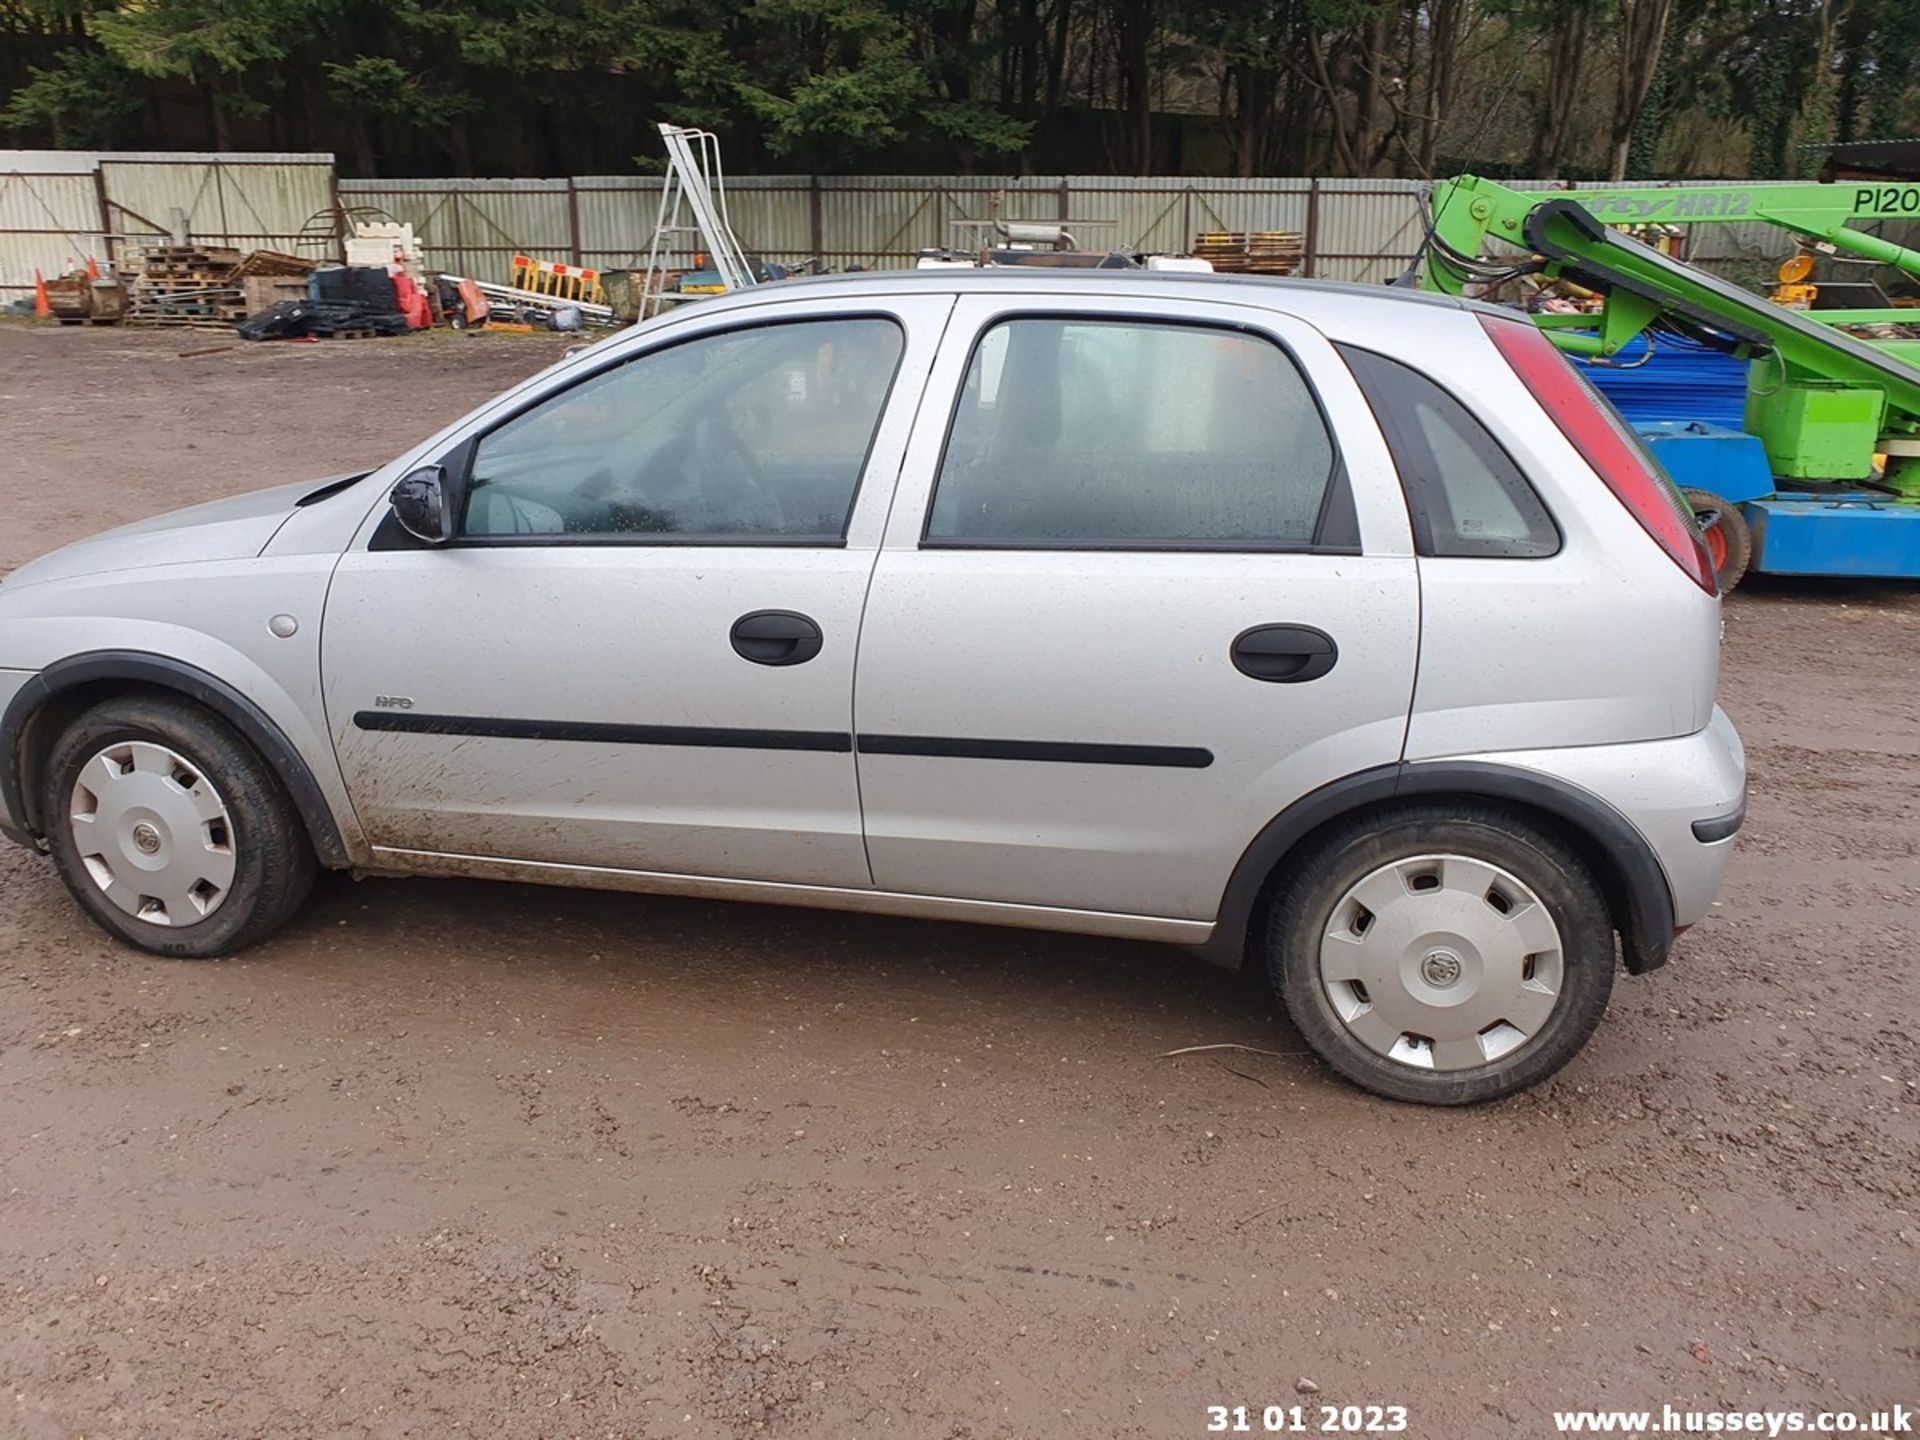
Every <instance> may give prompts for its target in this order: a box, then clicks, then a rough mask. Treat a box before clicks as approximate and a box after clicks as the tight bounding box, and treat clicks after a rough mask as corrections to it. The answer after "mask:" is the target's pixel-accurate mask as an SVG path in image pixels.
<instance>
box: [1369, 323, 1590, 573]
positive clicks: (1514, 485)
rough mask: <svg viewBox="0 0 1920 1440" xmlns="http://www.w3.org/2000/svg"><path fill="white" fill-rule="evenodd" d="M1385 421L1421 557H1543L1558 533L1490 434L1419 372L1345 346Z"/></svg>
mask: <svg viewBox="0 0 1920 1440" xmlns="http://www.w3.org/2000/svg"><path fill="white" fill-rule="evenodd" d="M1338 348H1339V351H1340V354H1341V357H1342V358H1343V359H1345V361H1346V362H1347V368H1348V369H1350V370H1352V371H1353V375H1354V378H1355V379H1356V380H1358V381H1359V382H1360V388H1361V390H1362V391H1364V392H1365V393H1366V397H1367V402H1368V404H1370V405H1371V406H1372V407H1373V413H1374V417H1375V418H1376V419H1377V420H1379V422H1380V430H1381V433H1382V434H1384V435H1385V436H1386V438H1387V448H1388V449H1389V450H1390V451H1392V452H1393V463H1394V467H1395V468H1396V469H1397V470H1399V472H1400V483H1401V485H1402V487H1403V488H1404V489H1405V490H1406V494H1407V511H1408V514H1409V515H1410V516H1411V518H1412V520H1413V538H1414V546H1415V548H1416V549H1417V550H1418V551H1419V553H1420V554H1422V555H1437V556H1451V557H1457V558H1465V557H1474V558H1480V559H1522V560H1526V559H1538V558H1540V557H1541V556H1543V555H1552V554H1554V553H1555V552H1556V551H1558V550H1559V548H1560V532H1559V530H1558V529H1557V528H1556V527H1555V525H1554V523H1553V517H1552V516H1551V515H1549V514H1548V513H1547V507H1546V506H1545V505H1543V504H1541V503H1540V497H1539V495H1537V494H1536V493H1535V492H1534V489H1533V486H1531V485H1530V484H1528V483H1527V478H1526V476H1524V475H1522V474H1521V473H1520V467H1519V466H1518V465H1516V464H1514V463H1513V459H1512V457H1511V456H1509V455H1508V454H1507V452H1506V451H1505V450H1503V449H1502V448H1501V447H1500V442H1499V441H1497V440H1495V439H1494V438H1493V436H1492V435H1490V434H1489V433H1488V432H1487V427H1486V426H1484V425H1482V424H1481V423H1480V422H1479V420H1477V419H1476V418H1475V417H1474V415H1473V413H1472V412H1471V411H1469V410H1468V409H1467V407H1466V406H1464V405H1462V404H1461V403H1460V402H1459V401H1458V400H1456V399H1454V398H1453V396H1451V395H1449V394H1448V393H1447V392H1446V391H1445V390H1442V389H1441V388H1440V386H1439V385H1437V384H1436V383H1434V381H1432V380H1430V379H1428V378H1427V377H1426V376H1425V375H1423V374H1421V373H1420V372H1419V371H1418V370H1415V369H1413V368H1412V367H1410V366H1407V365H1402V364H1401V363H1400V362H1399V361H1397V360H1389V359H1388V358H1387V357H1386V356H1384V355H1377V354H1375V353H1374V352H1373V351H1371V350H1359V349H1355V348H1353V347H1352V346H1347V345H1342V346H1339V347H1338Z"/></svg>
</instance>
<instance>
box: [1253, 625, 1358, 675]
mask: <svg viewBox="0 0 1920 1440" xmlns="http://www.w3.org/2000/svg"><path fill="white" fill-rule="evenodd" d="M1231 653H1232V655H1233V665H1234V668H1235V669H1236V670H1238V671H1239V672H1240V673H1241V674H1242V675H1246V676H1249V677H1250V678H1252V679H1255V680H1270V681H1273V682H1274V683H1275V684H1279V685H1297V684H1299V683H1300V682H1301V681H1303V680H1318V679H1319V678H1320V677H1321V676H1322V675H1324V674H1326V673H1327V672H1328V671H1329V670H1331V669H1333V667H1334V663H1335V662H1336V661H1337V660H1339V658H1340V647H1339V646H1338V645H1336V644H1334V643H1333V637H1332V636H1331V635H1329V634H1327V632H1326V631H1324V630H1316V629H1314V628H1313V626H1311V625H1256V626H1254V627H1253V629H1251V630H1243V631H1241V632H1240V635H1239V637H1238V638H1237V639H1235V641H1234V642H1233V650H1232V652H1231Z"/></svg>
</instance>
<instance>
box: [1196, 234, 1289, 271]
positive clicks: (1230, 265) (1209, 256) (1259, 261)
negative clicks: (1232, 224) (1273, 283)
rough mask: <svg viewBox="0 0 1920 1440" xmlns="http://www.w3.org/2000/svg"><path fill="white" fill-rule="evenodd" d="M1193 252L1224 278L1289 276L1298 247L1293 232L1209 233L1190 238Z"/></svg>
mask: <svg viewBox="0 0 1920 1440" xmlns="http://www.w3.org/2000/svg"><path fill="white" fill-rule="evenodd" d="M1193 253H1194V254H1195V255H1196V256H1198V257H1199V258H1200V259H1202V260H1205V261H1208V262H1209V263H1210V264H1212V266H1213V268H1214V269H1215V270H1217V271H1219V272H1220V273H1222V274H1226V275H1291V274H1293V273H1294V272H1295V271H1297V270H1298V269H1299V268H1300V257H1301V253H1302V246H1301V243H1300V232H1299V231H1297V230H1250V231H1249V230H1209V231H1206V232H1204V233H1202V234H1200V235H1196V236H1194V239H1193Z"/></svg>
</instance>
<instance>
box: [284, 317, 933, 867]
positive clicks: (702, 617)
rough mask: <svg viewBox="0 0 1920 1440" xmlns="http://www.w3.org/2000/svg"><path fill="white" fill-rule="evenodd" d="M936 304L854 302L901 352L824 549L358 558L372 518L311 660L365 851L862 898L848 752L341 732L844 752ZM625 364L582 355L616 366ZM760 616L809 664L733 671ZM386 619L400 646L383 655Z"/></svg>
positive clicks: (683, 333) (592, 548) (363, 554)
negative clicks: (410, 718)
mask: <svg viewBox="0 0 1920 1440" xmlns="http://www.w3.org/2000/svg"><path fill="white" fill-rule="evenodd" d="M952 306H953V302H952V298H951V297H950V296H946V295H926V294H921V295H916V296H903V297H897V298H888V299H877V300H874V301H872V302H868V303H863V304H862V305H861V306H860V307H859V308H860V311H861V313H866V314H884V315H888V316H890V317H891V318H893V319H894V320H896V321H897V322H898V323H899V325H900V326H901V328H902V331H903V332H904V340H905V346H904V350H903V352H902V355H901V359H900V363H899V370H898V376H897V379H896V381H895V384H894V388H893V394H892V398H891V401H890V403H889V405H888V406H887V409H886V411H885V412H884V415H883V417H882V419H881V421H880V425H879V430H878V433H877V434H876V436H875V438H874V441H873V444H872V448H871V450H870V451H869V453H868V456H867V462H866V467H865V474H864V476H863V483H862V484H861V485H860V487H859V489H858V491H857V494H856V497H855V501H854V507H853V511H852V514H851V516H850V517H849V521H848V526H847V536H846V543H845V544H844V545H843V546H824V545H822V546H769V545H750V544H749V545H694V546H689V545H675V544H661V543H646V542H645V541H644V540H637V541H636V542H635V543H631V544H611V545H588V546H581V545H573V546H568V545H563V544H554V545H533V546H524V547H511V548H463V549H448V550H428V549H392V550H369V549H368V548H367V539H368V536H369V535H370V533H371V529H372V527H373V524H374V523H376V522H377V520H378V518H379V517H378V516H377V515H376V516H371V517H369V518H368V521H367V524H366V525H365V527H363V533H362V535H361V536H360V538H359V539H358V540H357V541H356V543H355V544H354V545H353V546H352V547H351V548H350V549H349V550H348V552H347V554H346V556H345V557H344V558H343V559H342V561H341V563H340V566H339V568H338V570H337V571H336V573H335V575H334V579H333V588H332V593H331V595H330V597H329V600H328V608H327V620H326V636H325V640H324V643H323V647H322V654H321V670H322V674H323V677H324V684H325V689H326V695H327V716H328V721H329V723H330V726H331V730H332V734H333V740H334V745H335V747H336V749H337V751H338V754H339V757H340V763H341V766H342V768H343V770H344V771H345V773H346V777H347V786H348V790H349V791H350V792H351V794H352V795H353V799H354V805H355V808H356V812H357V814H358V817H359V820H360V823H361V825H362V826H363V827H364V829H365V831H366V833H367V835H368V837H369V839H370V840H371V841H372V842H373V843H374V844H377V845H382V846H398V847H403V848H407V849H414V850H437V851H446V852H451V853H462V854H480V855H494V856H502V857H510V858H513V859H517V860H528V861H539V862H546V863H568V862H578V861H580V860H582V859H592V860H593V861H595V862H597V863H600V864H603V865H607V866H610V867H613V868H616V869H629V870H636V871H655V872H659V871H667V872H682V873H687V874H694V875H725V876H731V877H734V878H737V879H743V880H751V879H765V880H776V881H781V882H788V883H798V884H807V885H820V886H861V885H870V884H871V883H872V877H871V875H870V873H869V871H868V868H867V857H866V850H865V847H864V844H863V842H862V836H861V826H860V796H859V790H858V786H857V783H856V779H855V772H854V756H853V753H852V749H851V745H850V744H843V745H842V746H841V748H840V749H839V750H837V751H836V750H831V749H808V748H793V747H789V748H777V747H775V746H773V745H771V744H770V745H768V746H765V747H756V746H732V745H728V746H716V745H711V744H703V743H700V738H699V735H698V734H693V735H688V736H686V737H685V738H686V739H687V741H688V742H689V743H677V744H641V743H623V742H621V741H618V740H610V741H606V742H598V741H596V742H581V741H565V742H561V741H555V742H549V743H540V742H529V741H528V740H526V739H522V738H501V737H494V736H481V735H472V734H415V733H394V732H385V731H380V730H371V729H367V728H363V727H362V725H361V724H360V723H359V722H358V720H357V717H358V716H360V715H362V714H364V713H366V712H368V711H372V710H376V709H378V708H380V707H381V706H382V704H383V702H386V703H388V704H390V705H391V706H393V707H396V708H404V709H409V710H414V711H417V712H422V713H429V714H436V715H454V716H460V717H466V718H482V719H490V720H498V719H506V718H519V719H530V720H535V721H563V722H589V723H609V724H612V723H617V724H619V725H623V726H644V727H650V728H651V729H653V730H655V731H656V733H657V731H658V729H659V728H660V727H672V728H674V729H675V730H678V731H682V732H685V731H694V732H708V733H711V732H712V731H715V730H756V731H766V732H804V733H806V734H807V735H810V736H815V737H826V736H833V735H838V736H840V737H845V736H847V735H848V734H849V733H850V732H851V730H852V719H853V709H852V704H853V673H854V654H855V643H856V640H857V637H858V635H859V633H860V617H861V610H862V607H863V605H864V603H865V600H866V593H867V582H868V578H869V576H870V575H871V573H872V570H873V558H874V553H875V551H876V549H877V548H878V545H879V540H880V535H881V530H882V527H883V525H884V522H885V517H886V513H887V507H888V504H889V503H890V500H891V498H892V489H891V482H892V479H893V477H894V476H895V475H896V474H898V473H899V469H900V456H901V452H902V449H903V448H904V446H905V443H906V438H907V434H908V430H909V427H910V426H911V424H912V421H913V417H914V413H915V411H916V410H917V408H918V403H919V397H920V392H921V389H922V388H923V386H924V385H925V383H926V375H927V372H928V368H929V367H930V366H931V364H932V362H933V356H934V352H935V349H936V347H937V346H938V344H939V341H940V337H941V333H942V331H943V329H944V327H945V325H946V319H947V314H948V312H949V311H950V310H951V309H952ZM847 310H848V307H847V306H845V305H844V304H838V303H834V302H832V301H830V300H827V299H823V298H822V297H820V296H817V295H816V296H811V297H809V296H806V295H804V294H802V295H800V296H799V297H797V298H794V299H790V300H783V301H781V302H780V303H777V304H771V305H765V306H761V307H757V308H756V310H755V311H754V316H755V318H756V319H764V320H769V321H795V320H806V319H836V318H842V317H843V316H844V315H845V313H846V312H847ZM739 323H740V317H739V316H738V315H737V314H735V313H732V312H728V311H722V310H717V309H716V310H712V311H708V310H705V309H704V308H703V309H700V310H698V311H696V312H694V318H692V319H691V320H689V321H688V322H687V323H685V324H681V325H677V326H674V327H672V329H671V330H669V331H667V332H666V334H665V336H664V337H657V336H656V337H655V338H666V339H672V340H680V339H683V338H685V337H687V336H690V335H692V336H697V335H700V334H703V333H708V332H712V331H716V330H724V329H727V328H731V327H732V326H736V325H738V324H739ZM645 348H646V347H645V346H621V347H618V348H617V349H616V348H615V347H612V346H609V347H606V348H605V349H604V350H602V351H599V352H598V354H599V355H600V357H601V358H606V359H625V358H628V357H630V356H631V355H633V354H634V353H635V352H636V351H640V350H644V349H645ZM489 413H490V415H498V414H499V413H500V412H499V411H498V410H497V409H494V410H492V411H490V412H489ZM490 423H492V422H491V420H483V421H482V422H480V427H481V428H484V426H485V425H487V424H490ZM471 433H472V428H469V429H467V430H463V431H462V432H460V433H459V434H458V435H457V436H456V437H455V438H454V442H453V443H458V441H459V440H461V439H464V438H465V437H466V435H468V434H471ZM756 610H786V611H797V612H799V613H801V614H804V615H807V616H810V617H811V618H812V619H813V620H815V621H816V622H817V623H818V624H819V626H820V628H821V630H822V631H823V632H824V635H825V648H823V649H822V651H821V652H820V654H819V655H818V656H816V657H815V658H814V659H813V660H811V661H809V662H807V663H806V664H804V665H793V666H787V667H779V668H770V667H767V666H762V665H754V664H749V663H748V662H746V661H744V660H742V659H740V658H739V657H738V656H736V655H735V654H734V653H733V651H732V649H731V648H730V646H729V644H728V639H727V636H728V631H729V629H730V627H731V626H732V625H733V623H734V622H735V621H736V620H738V619H739V618H740V617H741V616H743V615H746V614H748V613H749V612H752V611H756ZM396 623H399V624H401V625H403V626H404V634H405V636H406V643H405V644H404V645H396V644H395V643H394V636H395V627H396Z"/></svg>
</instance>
